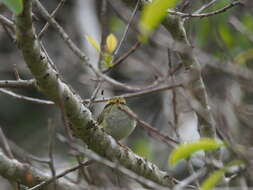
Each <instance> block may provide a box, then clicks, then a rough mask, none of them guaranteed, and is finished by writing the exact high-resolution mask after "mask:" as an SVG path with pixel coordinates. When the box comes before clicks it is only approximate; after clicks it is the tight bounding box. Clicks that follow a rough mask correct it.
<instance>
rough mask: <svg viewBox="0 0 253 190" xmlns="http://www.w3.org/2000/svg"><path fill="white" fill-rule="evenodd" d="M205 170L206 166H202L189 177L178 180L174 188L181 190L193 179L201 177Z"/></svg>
mask: <svg viewBox="0 0 253 190" xmlns="http://www.w3.org/2000/svg"><path fill="white" fill-rule="evenodd" d="M206 172H207V169H206V168H202V169H200V170H198V171H197V172H195V173H194V174H192V175H190V176H189V177H187V178H185V179H184V180H183V181H180V182H179V183H178V184H177V185H176V186H175V187H174V190H182V189H184V188H186V187H187V186H188V185H189V184H191V183H192V182H193V181H195V180H196V179H198V178H199V177H202V176H203V175H205V173H206Z"/></svg>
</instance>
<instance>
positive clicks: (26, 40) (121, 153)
mask: <svg viewBox="0 0 253 190" xmlns="http://www.w3.org/2000/svg"><path fill="white" fill-rule="evenodd" d="M16 24H17V29H16V30H17V31H16V32H17V42H18V45H19V47H20V49H21V50H22V53H23V56H24V59H25V62H26V64H27V65H28V67H29V68H30V70H31V72H32V74H33V75H34V77H35V78H36V80H37V85H38V86H39V88H40V89H41V91H42V92H43V93H44V94H45V95H47V96H48V97H49V98H50V99H51V100H53V101H54V102H55V103H56V104H57V105H59V106H60V107H61V108H62V109H64V113H66V116H67V118H68V120H69V121H70V127H71V129H72V131H73V134H74V135H75V136H77V137H78V138H81V139H82V140H83V141H84V142H85V143H86V144H87V145H88V147H89V148H90V149H92V150H93V151H95V152H97V153H98V154H99V155H101V156H103V157H106V158H108V159H109V160H117V161H118V162H119V163H120V164H121V165H122V166H125V167H126V168H128V169H131V170H132V171H134V172H136V173H137V174H138V175H141V176H143V177H145V178H148V179H150V180H153V181H154V182H156V183H158V184H161V185H164V186H169V187H171V186H172V180H171V178H170V176H168V174H167V173H166V172H163V171H161V170H159V169H158V168H157V166H155V165H154V164H152V163H150V162H148V161H146V160H145V159H143V158H142V157H139V156H138V155H135V154H134V153H133V152H131V151H130V150H126V149H125V148H122V147H121V146H119V145H118V144H117V143H116V142H115V140H114V139H113V138H112V137H111V136H109V135H107V134H106V133H105V132H104V131H103V130H102V129H101V128H100V127H99V126H98V125H97V124H96V121H95V120H93V118H92V115H91V112H90V110H88V109H87V108H86V107H85V106H84V105H83V104H82V103H81V99H80V98H79V96H77V95H76V94H75V93H74V92H73V91H72V90H71V89H70V88H69V87H68V86H67V84H66V83H64V82H63V81H62V80H61V79H60V78H59V74H58V73H57V72H56V71H55V70H54V69H53V68H52V67H51V65H50V64H49V62H48V60H47V57H46V56H45V54H44V53H43V52H42V51H41V49H40V46H39V43H38V40H37V37H36V35H35V32H34V28H33V25H32V17H31V0H26V1H24V12H23V13H22V14H21V15H19V16H17V17H16Z"/></svg>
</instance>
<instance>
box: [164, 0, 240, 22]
mask: <svg viewBox="0 0 253 190" xmlns="http://www.w3.org/2000/svg"><path fill="white" fill-rule="evenodd" d="M237 5H243V3H242V2H241V1H234V2H232V3H230V4H228V5H226V6H225V7H223V8H221V9H218V10H216V11H212V12H209V13H201V14H194V13H193V14H192V13H182V12H178V11H174V10H168V13H169V14H172V15H177V16H181V17H182V18H187V17H191V18H203V17H209V16H214V15H217V14H220V13H224V12H225V11H227V10H229V9H230V8H232V7H235V6H237Z"/></svg>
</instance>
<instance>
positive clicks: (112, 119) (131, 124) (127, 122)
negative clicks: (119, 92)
mask: <svg viewBox="0 0 253 190" xmlns="http://www.w3.org/2000/svg"><path fill="white" fill-rule="evenodd" d="M124 110H126V111H128V112H132V111H131V109H130V108H129V107H128V106H127V105H126V100H125V99H124V98H121V97H115V98H112V99H111V100H110V101H109V102H108V104H106V105H105V107H104V109H103V111H102V112H101V113H100V114H99V116H98V124H99V125H101V126H102V127H103V128H104V130H105V132H106V133H108V134H109V135H111V136H112V137H113V138H115V140H117V141H119V140H122V139H124V138H126V137H128V136H129V135H130V134H131V133H132V132H133V130H134V129H135V127H136V120H135V119H133V118H132V117H131V116H129V115H128V114H127V113H126V112H125V111H124Z"/></svg>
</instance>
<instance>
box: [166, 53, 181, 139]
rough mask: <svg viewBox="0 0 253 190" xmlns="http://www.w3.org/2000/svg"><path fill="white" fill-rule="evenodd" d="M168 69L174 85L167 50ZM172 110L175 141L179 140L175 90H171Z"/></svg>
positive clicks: (169, 55)
mask: <svg viewBox="0 0 253 190" xmlns="http://www.w3.org/2000/svg"><path fill="white" fill-rule="evenodd" d="M179 65H180V64H179ZM168 67H169V72H168V74H169V75H170V77H171V80H172V82H173V83H175V77H174V73H175V72H174V73H172V72H170V71H171V70H172V68H173V67H172V60H171V53H170V50H169V49H168ZM175 70H176V69H175ZM172 110H173V122H174V123H173V125H172V126H173V128H174V129H175V134H176V137H177V139H180V138H179V134H178V110H177V92H176V89H172Z"/></svg>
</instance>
